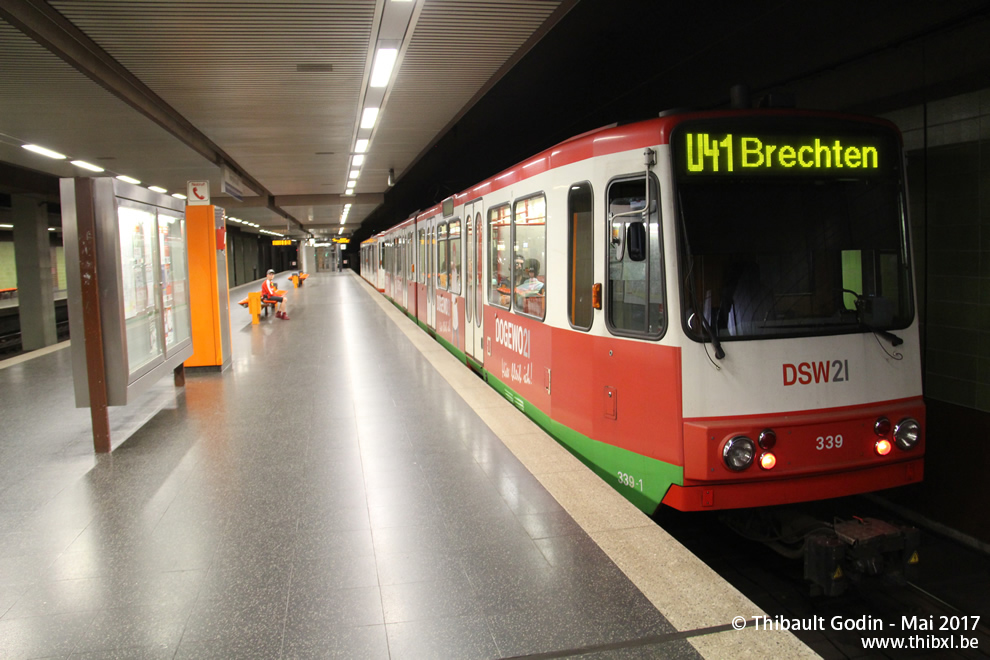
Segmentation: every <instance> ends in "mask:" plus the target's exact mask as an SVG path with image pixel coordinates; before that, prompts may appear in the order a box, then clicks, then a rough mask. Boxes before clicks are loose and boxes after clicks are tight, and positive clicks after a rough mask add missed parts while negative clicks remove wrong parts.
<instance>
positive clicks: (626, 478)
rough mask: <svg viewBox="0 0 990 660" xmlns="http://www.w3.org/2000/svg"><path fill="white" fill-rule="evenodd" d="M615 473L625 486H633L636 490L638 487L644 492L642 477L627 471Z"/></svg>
mask: <svg viewBox="0 0 990 660" xmlns="http://www.w3.org/2000/svg"><path fill="white" fill-rule="evenodd" d="M615 474H616V475H617V476H618V477H619V483H620V484H622V485H623V486H628V487H629V488H632V489H634V490H635V489H637V488H638V489H639V490H640V492H642V490H643V480H642V479H637V478H636V477H634V476H632V475H631V474H626V473H625V472H616V473H615Z"/></svg>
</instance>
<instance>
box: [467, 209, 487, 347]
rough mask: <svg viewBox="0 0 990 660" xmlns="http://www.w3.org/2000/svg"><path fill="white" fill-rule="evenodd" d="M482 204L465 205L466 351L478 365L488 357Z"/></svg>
mask: <svg viewBox="0 0 990 660" xmlns="http://www.w3.org/2000/svg"><path fill="white" fill-rule="evenodd" d="M482 213H483V209H482V202H481V200H480V199H479V200H477V201H474V202H471V203H469V204H465V205H464V229H465V234H466V236H465V243H464V252H465V254H466V255H467V271H466V272H465V276H464V350H465V352H466V353H467V354H468V355H469V356H471V357H472V358H474V359H475V360H476V361H477V362H479V363H481V364H484V362H485V353H484V351H483V350H482V341H483V340H482V336H483V334H484V333H483V332H482V330H483V328H482V323H483V322H484V316H485V315H484V310H483V309H482V297H483V292H484V288H483V286H482V276H481V270H482V264H483V263H484V261H485V260H484V259H483V258H482V256H483V254H484V253H483V252H482V250H483V249H484V248H483V246H482V237H483V236H484V232H483V230H482V226H481V222H482V221H481V218H482Z"/></svg>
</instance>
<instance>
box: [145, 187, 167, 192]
mask: <svg viewBox="0 0 990 660" xmlns="http://www.w3.org/2000/svg"><path fill="white" fill-rule="evenodd" d="M148 190H153V191H155V192H156V193H167V192H168V191H167V190H165V189H164V188H162V187H161V186H148Z"/></svg>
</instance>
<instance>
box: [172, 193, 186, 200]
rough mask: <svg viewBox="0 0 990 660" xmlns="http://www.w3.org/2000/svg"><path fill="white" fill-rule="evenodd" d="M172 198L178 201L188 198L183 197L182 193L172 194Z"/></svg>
mask: <svg viewBox="0 0 990 660" xmlns="http://www.w3.org/2000/svg"><path fill="white" fill-rule="evenodd" d="M172 197H175V198H176V199H185V198H186V196H185V195H183V194H182V193H172Z"/></svg>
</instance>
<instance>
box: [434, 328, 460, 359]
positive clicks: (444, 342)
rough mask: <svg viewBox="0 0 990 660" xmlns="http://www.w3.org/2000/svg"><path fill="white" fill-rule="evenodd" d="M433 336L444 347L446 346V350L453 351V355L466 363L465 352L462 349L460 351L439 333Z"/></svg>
mask: <svg viewBox="0 0 990 660" xmlns="http://www.w3.org/2000/svg"><path fill="white" fill-rule="evenodd" d="M433 336H434V337H435V338H436V340H437V341H438V342H440V343H441V344H442V345H443V347H444V348H446V349H447V350H448V351H450V352H451V353H453V354H454V357H456V358H457V359H458V360H460V361H461V362H463V363H464V364H467V354H466V353H465V352H464V351H462V350H461V349H459V348H456V347H455V346H454V345H453V344H451V343H450V342H449V341H447V340H446V339H444V338H443V337H441V336H440V335H437V334H434V335H433Z"/></svg>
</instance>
